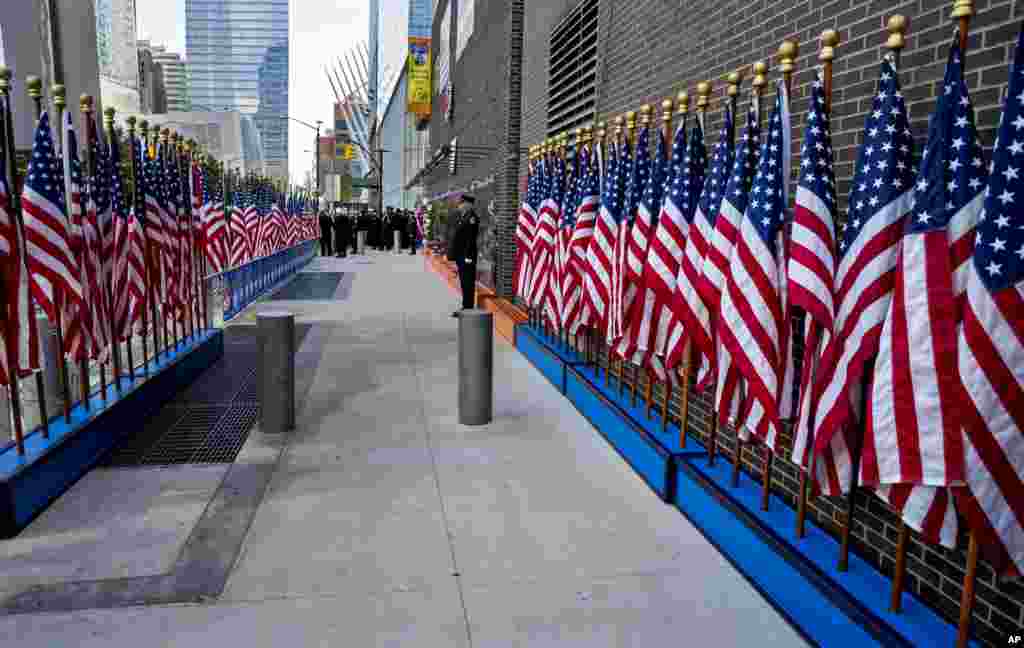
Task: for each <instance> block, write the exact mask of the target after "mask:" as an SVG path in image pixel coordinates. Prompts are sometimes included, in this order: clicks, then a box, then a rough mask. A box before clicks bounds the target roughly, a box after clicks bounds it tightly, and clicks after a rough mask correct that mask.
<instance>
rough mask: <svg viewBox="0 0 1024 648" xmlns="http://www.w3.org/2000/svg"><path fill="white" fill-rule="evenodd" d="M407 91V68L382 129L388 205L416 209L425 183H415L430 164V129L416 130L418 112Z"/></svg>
mask: <svg viewBox="0 0 1024 648" xmlns="http://www.w3.org/2000/svg"><path fill="white" fill-rule="evenodd" d="M407 90H408V82H407V75H406V72H405V69H404V68H403V70H402V72H401V73H400V74H399V76H398V79H397V83H396V84H395V86H394V88H393V91H392V92H391V95H390V97H389V101H388V103H387V105H386V106H385V108H384V113H383V117H382V119H381V129H380V143H381V148H382V149H384V152H383V153H382V154H381V159H382V160H383V167H384V180H383V185H384V206H385V207H397V208H400V209H413V208H415V207H416V205H417V204H418V203H419V200H420V198H421V196H422V194H423V189H422V186H420V185H418V184H415V185H414V184H411V183H412V179H413V178H414V177H415V175H416V173H417V172H418V171H419V170H420V169H421V168H423V165H424V164H426V162H427V151H428V149H429V146H428V139H427V138H428V137H429V134H428V132H427V131H426V130H417V129H416V122H417V119H416V115H414V114H412V113H410V112H409V111H408V104H407V101H408V94H407Z"/></svg>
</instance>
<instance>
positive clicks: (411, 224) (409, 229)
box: [405, 212, 416, 256]
mask: <svg viewBox="0 0 1024 648" xmlns="http://www.w3.org/2000/svg"><path fill="white" fill-rule="evenodd" d="M405 237H406V238H407V239H408V241H409V255H410V256H415V255H416V219H415V218H413V216H412V214H411V213H409V212H406V213H405Z"/></svg>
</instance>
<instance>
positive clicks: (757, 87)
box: [732, 61, 768, 488]
mask: <svg viewBox="0 0 1024 648" xmlns="http://www.w3.org/2000/svg"><path fill="white" fill-rule="evenodd" d="M751 71H752V72H753V73H754V78H753V79H752V80H751V81H750V86H751V100H752V101H753V102H754V107H755V110H756V111H757V125H758V128H760V127H761V123H762V121H763V120H762V119H761V112H762V111H761V97H762V95H763V93H764V86H765V85H766V84H767V83H768V79H767V74H768V63H766V62H765V61H755V62H754V64H753V65H752V66H751ZM741 389H742V391H741V394H742V393H744V392H746V389H744V388H742V385H741ZM739 400H740V403H741V407H743V405H742V403H743V402H744V400H745V398H743V397H741V398H740V399H739ZM741 427H742V426H741V425H740V424H739V423H738V422H736V423H735V425H734V428H735V433H736V450H735V451H734V452H733V456H732V460H733V461H732V486H733V488H736V487H737V486H739V485H740V465H741V464H742V459H743V437H742V434H741V433H740V429H741Z"/></svg>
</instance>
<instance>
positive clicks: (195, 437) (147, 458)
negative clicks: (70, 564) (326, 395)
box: [103, 324, 318, 466]
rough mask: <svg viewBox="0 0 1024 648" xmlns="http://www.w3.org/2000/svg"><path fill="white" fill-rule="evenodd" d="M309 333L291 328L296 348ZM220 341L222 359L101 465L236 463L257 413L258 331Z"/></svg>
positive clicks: (235, 329)
mask: <svg viewBox="0 0 1024 648" xmlns="http://www.w3.org/2000/svg"><path fill="white" fill-rule="evenodd" d="M311 329H312V325H310V324H297V325H296V326H295V337H296V342H295V344H296V348H298V347H299V346H300V345H301V344H302V342H303V340H304V339H305V337H306V335H307V334H308V333H309V331H310V330H311ZM224 335H225V340H224V342H225V345H224V357H223V358H221V360H220V361H218V362H217V363H216V364H215V365H213V366H212V367H210V368H209V369H207V370H206V371H205V372H204V373H203V374H202V375H201V376H200V377H199V378H197V379H196V380H195V382H193V383H192V384H191V385H189V386H188V387H187V388H186V389H184V390H182V391H181V392H180V393H179V394H178V395H177V396H176V397H175V398H174V400H172V401H171V402H170V403H168V404H167V405H165V406H164V407H163V408H162V409H161V410H160V411H159V412H157V413H156V414H155V415H153V416H152V417H150V419H149V420H147V421H146V422H145V423H144V424H143V425H142V426H141V429H139V430H138V431H137V432H135V433H133V434H131V435H130V436H129V438H128V439H127V440H125V441H124V442H122V443H121V445H120V446H118V447H117V448H115V449H114V450H113V451H112V452H111V453H110V454H109V455H107V457H106V458H105V459H104V461H103V465H105V466H139V465H172V464H185V463H231V462H232V461H234V460H235V457H237V456H238V453H239V451H240V450H241V449H242V445H243V444H245V441H246V439H247V438H248V437H249V431H250V430H251V429H252V426H253V424H254V423H255V422H256V420H257V419H258V418H259V413H260V408H259V368H258V367H259V331H258V330H257V329H256V327H255V326H229V327H227V328H226V329H225V331H224ZM309 355H311V356H315V357H318V356H317V355H316V354H309ZM296 357H297V358H298V356H296ZM299 364H300V363H299V362H296V369H297V370H298V369H299ZM314 366H315V365H314Z"/></svg>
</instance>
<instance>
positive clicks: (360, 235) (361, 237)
mask: <svg viewBox="0 0 1024 648" xmlns="http://www.w3.org/2000/svg"><path fill="white" fill-rule="evenodd" d="M356 247H358V248H359V249H358V250H357V251H356V254H366V231H365V230H361V231H359V232H356Z"/></svg>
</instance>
